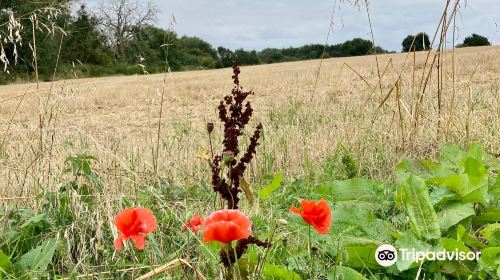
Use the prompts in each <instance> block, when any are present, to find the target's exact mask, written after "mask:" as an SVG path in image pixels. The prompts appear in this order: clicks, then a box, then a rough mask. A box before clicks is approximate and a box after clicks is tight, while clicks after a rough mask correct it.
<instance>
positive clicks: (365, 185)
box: [315, 178, 390, 203]
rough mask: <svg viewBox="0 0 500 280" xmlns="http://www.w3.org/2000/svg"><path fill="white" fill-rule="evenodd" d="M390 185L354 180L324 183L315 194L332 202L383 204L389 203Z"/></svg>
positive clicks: (359, 179)
mask: <svg viewBox="0 0 500 280" xmlns="http://www.w3.org/2000/svg"><path fill="white" fill-rule="evenodd" d="M389 191H390V190H389V189H388V185H386V184H381V183H379V182H377V181H373V180H368V179H361V178H354V179H349V180H338V181H331V182H325V183H322V184H321V185H320V186H319V187H318V188H317V189H316V190H315V192H316V193H318V194H320V195H321V197H323V198H328V199H329V200H331V201H335V202H338V201H350V200H355V201H365V202H371V203H383V202H386V201H387V194H386V193H387V192H389Z"/></svg>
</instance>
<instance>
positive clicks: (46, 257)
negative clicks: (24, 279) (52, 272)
mask: <svg viewBox="0 0 500 280" xmlns="http://www.w3.org/2000/svg"><path fill="white" fill-rule="evenodd" d="M56 247H57V240H56V239H55V238H51V239H48V240H46V241H45V242H44V243H43V244H42V245H40V246H38V247H36V248H34V249H32V250H31V251H29V252H27V253H26V254H24V255H22V256H21V257H20V258H19V261H18V262H17V264H16V265H17V266H18V267H19V268H21V269H22V270H23V271H33V272H44V271H45V270H47V266H48V265H49V263H50V262H51V261H52V257H53V256H54V252H55V250H56Z"/></svg>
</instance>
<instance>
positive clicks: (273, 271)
mask: <svg viewBox="0 0 500 280" xmlns="http://www.w3.org/2000/svg"><path fill="white" fill-rule="evenodd" d="M262 274H263V276H264V279H274V280H301V279H302V278H301V277H300V275H298V274H297V273H295V272H294V271H292V270H288V269H286V268H285V267H282V266H278V265H273V264H268V263H266V264H264V269H263V271H262Z"/></svg>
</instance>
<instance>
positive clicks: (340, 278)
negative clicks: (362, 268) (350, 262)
mask: <svg viewBox="0 0 500 280" xmlns="http://www.w3.org/2000/svg"><path fill="white" fill-rule="evenodd" d="M328 280H368V279H367V278H366V277H365V276H363V274H361V273H359V272H357V271H356V270H354V269H352V268H350V267H347V266H340V265H336V266H334V267H333V268H331V269H330V271H329V272H328Z"/></svg>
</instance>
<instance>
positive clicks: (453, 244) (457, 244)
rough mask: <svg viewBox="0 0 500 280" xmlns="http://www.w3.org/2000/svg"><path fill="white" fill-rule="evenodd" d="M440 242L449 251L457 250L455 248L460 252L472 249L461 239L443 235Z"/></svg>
mask: <svg viewBox="0 0 500 280" xmlns="http://www.w3.org/2000/svg"><path fill="white" fill-rule="evenodd" d="M439 242H440V244H441V246H442V247H443V248H444V249H445V250H446V251H447V252H455V250H457V251H458V252H466V253H468V252H470V249H469V248H468V247H467V246H465V244H464V242H462V241H460V240H456V239H453V238H444V237H443V238H441V239H439Z"/></svg>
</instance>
